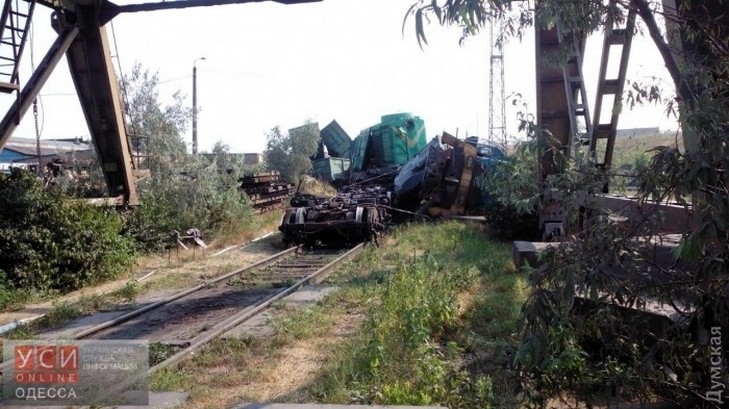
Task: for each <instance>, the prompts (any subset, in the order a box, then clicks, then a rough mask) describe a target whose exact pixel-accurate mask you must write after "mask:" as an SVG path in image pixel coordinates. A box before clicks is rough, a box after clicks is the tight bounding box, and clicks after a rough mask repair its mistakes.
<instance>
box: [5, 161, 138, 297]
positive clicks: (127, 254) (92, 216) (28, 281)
mask: <svg viewBox="0 0 729 409" xmlns="http://www.w3.org/2000/svg"><path fill="white" fill-rule="evenodd" d="M0 211H1V212H2V214H3V218H2V219H0V271H4V275H3V277H0V278H2V280H1V281H2V282H0V284H1V285H2V287H3V289H4V290H3V291H8V290H22V291H31V290H37V291H49V290H57V291H62V292H65V291H71V290H75V289H78V288H81V287H82V286H84V285H87V284H90V283H95V282H99V281H103V280H108V279H111V278H114V277H117V276H118V275H119V274H120V273H121V272H123V271H124V270H125V269H126V268H127V267H128V266H129V265H130V264H131V263H132V262H133V261H134V251H133V246H132V242H131V240H130V239H129V238H127V237H124V236H122V235H120V232H121V228H122V222H121V218H120V217H119V216H118V215H117V214H116V213H115V212H113V211H110V210H107V209H102V208H97V207H93V206H91V205H89V204H86V203H84V202H79V201H74V200H71V199H69V198H67V197H65V196H64V195H62V194H60V193H57V192H55V193H54V192H48V191H46V190H45V189H44V188H43V186H42V185H41V184H40V182H39V181H38V180H37V179H36V177H35V176H34V175H33V174H31V173H28V172H25V171H21V170H13V171H12V173H11V174H10V175H4V176H0ZM4 298H5V299H8V297H4ZM10 298H12V297H10Z"/></svg>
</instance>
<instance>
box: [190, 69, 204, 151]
mask: <svg viewBox="0 0 729 409" xmlns="http://www.w3.org/2000/svg"><path fill="white" fill-rule="evenodd" d="M198 60H205V57H200V58H195V60H194V61H193V62H192V154H193V155H196V154H197V65H196V64H197V61H198Z"/></svg>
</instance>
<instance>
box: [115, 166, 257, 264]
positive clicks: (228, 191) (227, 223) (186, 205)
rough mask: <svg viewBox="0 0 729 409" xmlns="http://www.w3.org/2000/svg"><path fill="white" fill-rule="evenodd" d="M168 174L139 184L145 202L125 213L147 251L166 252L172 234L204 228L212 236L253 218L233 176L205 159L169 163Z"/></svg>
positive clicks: (128, 226) (130, 231)
mask: <svg viewBox="0 0 729 409" xmlns="http://www.w3.org/2000/svg"><path fill="white" fill-rule="evenodd" d="M167 166H169V170H168V171H167V172H157V173H153V174H152V178H151V179H149V180H147V181H145V183H143V184H140V185H139V191H140V198H141V202H142V205H141V206H139V207H138V208H136V209H133V210H132V211H130V212H129V213H127V214H126V216H125V227H124V231H125V234H127V235H129V236H130V237H132V238H133V239H134V240H135V242H136V243H137V249H138V250H140V251H142V252H154V251H160V250H164V249H165V248H167V247H168V246H170V245H171V244H172V242H171V240H170V233H171V232H172V230H177V231H179V232H181V233H184V232H185V231H186V230H188V229H191V228H196V229H199V230H200V231H201V232H202V233H203V235H204V237H206V240H208V239H210V238H213V237H216V236H218V235H220V234H230V233H231V230H235V229H236V228H238V229H241V228H243V227H245V226H247V225H248V223H249V222H250V221H251V220H252V218H253V212H252V209H251V206H250V203H249V201H248V200H247V198H246V197H245V196H244V195H243V194H242V193H241V192H240V191H239V189H238V186H237V184H235V183H230V181H229V180H228V179H229V176H228V175H226V174H225V173H221V172H219V169H218V167H217V166H216V165H215V164H214V163H210V162H207V160H206V159H205V158H200V157H194V156H189V157H180V158H179V159H177V160H175V161H172V160H170V162H168V164H167Z"/></svg>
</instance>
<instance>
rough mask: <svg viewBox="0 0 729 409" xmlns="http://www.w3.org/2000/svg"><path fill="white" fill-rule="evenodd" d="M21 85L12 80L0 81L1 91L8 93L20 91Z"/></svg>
mask: <svg viewBox="0 0 729 409" xmlns="http://www.w3.org/2000/svg"><path fill="white" fill-rule="evenodd" d="M19 90H20V85H18V84H14V83H12V82H4V81H0V92H4V93H6V94H9V93H11V92H14V91H19Z"/></svg>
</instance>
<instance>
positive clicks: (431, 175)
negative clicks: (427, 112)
mask: <svg viewBox="0 0 729 409" xmlns="http://www.w3.org/2000/svg"><path fill="white" fill-rule="evenodd" d="M321 136H322V141H321V145H320V149H319V153H318V154H317V155H316V157H314V158H312V162H313V164H314V170H315V173H316V174H317V176H319V177H322V178H324V179H329V180H330V181H333V182H335V183H337V184H338V185H339V186H340V189H339V193H338V194H337V196H335V197H332V198H314V197H310V196H308V197H304V196H299V195H297V196H294V198H293V199H292V200H291V206H292V207H290V208H288V209H287V210H286V212H285V215H284V217H283V220H282V223H281V226H280V227H279V230H280V231H281V232H282V234H283V240H284V241H285V242H287V243H290V242H295V243H306V244H314V243H322V244H330V245H331V244H342V245H347V244H353V243H358V242H361V241H371V240H374V241H377V238H378V237H379V235H380V234H381V232H382V231H383V230H384V229H385V228H386V227H387V226H388V225H389V224H391V223H393V222H397V221H402V220H405V219H408V218H413V217H434V216H454V215H463V214H466V213H468V212H469V211H473V210H477V209H482V208H483V207H484V205H485V204H486V203H485V200H486V198H485V195H484V192H483V190H482V189H481V188H479V187H478V186H477V180H478V177H479V176H480V175H481V174H483V173H484V172H485V171H488V169H489V168H490V167H491V166H493V165H494V164H495V163H498V162H500V161H503V160H506V152H505V151H504V149H503V148H502V147H500V146H498V145H493V144H487V143H483V142H482V141H480V140H479V139H478V138H477V137H471V138H468V139H467V140H465V141H464V140H460V139H458V138H456V137H454V136H452V135H450V134H448V133H445V132H444V133H443V134H442V135H441V136H439V137H435V138H433V139H432V140H431V141H430V142H429V143H428V142H426V137H425V128H424V126H423V121H422V120H420V119H419V118H417V117H414V116H412V115H410V114H396V115H386V116H383V117H382V122H381V123H380V124H378V125H376V126H374V127H371V128H368V129H366V130H364V131H362V132H361V133H360V135H359V136H358V137H357V138H356V139H355V140H354V141H352V140H351V139H349V137H348V136H347V135H346V133H344V131H343V130H342V129H341V127H339V125H338V124H337V123H336V121H333V122H332V123H331V124H329V125H328V126H327V127H325V128H324V129H322V131H321ZM347 141H349V144H348V143H347ZM416 149H417V150H416ZM327 152H331V153H333V154H335V155H337V156H345V157H329V156H328V155H327V154H326V153H327ZM347 155H348V157H346V156H347ZM322 163H325V164H326V163H328V164H334V165H337V166H329V167H326V166H322ZM342 164H344V166H342ZM366 164H368V165H366ZM322 169H324V170H326V171H325V172H322Z"/></svg>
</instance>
